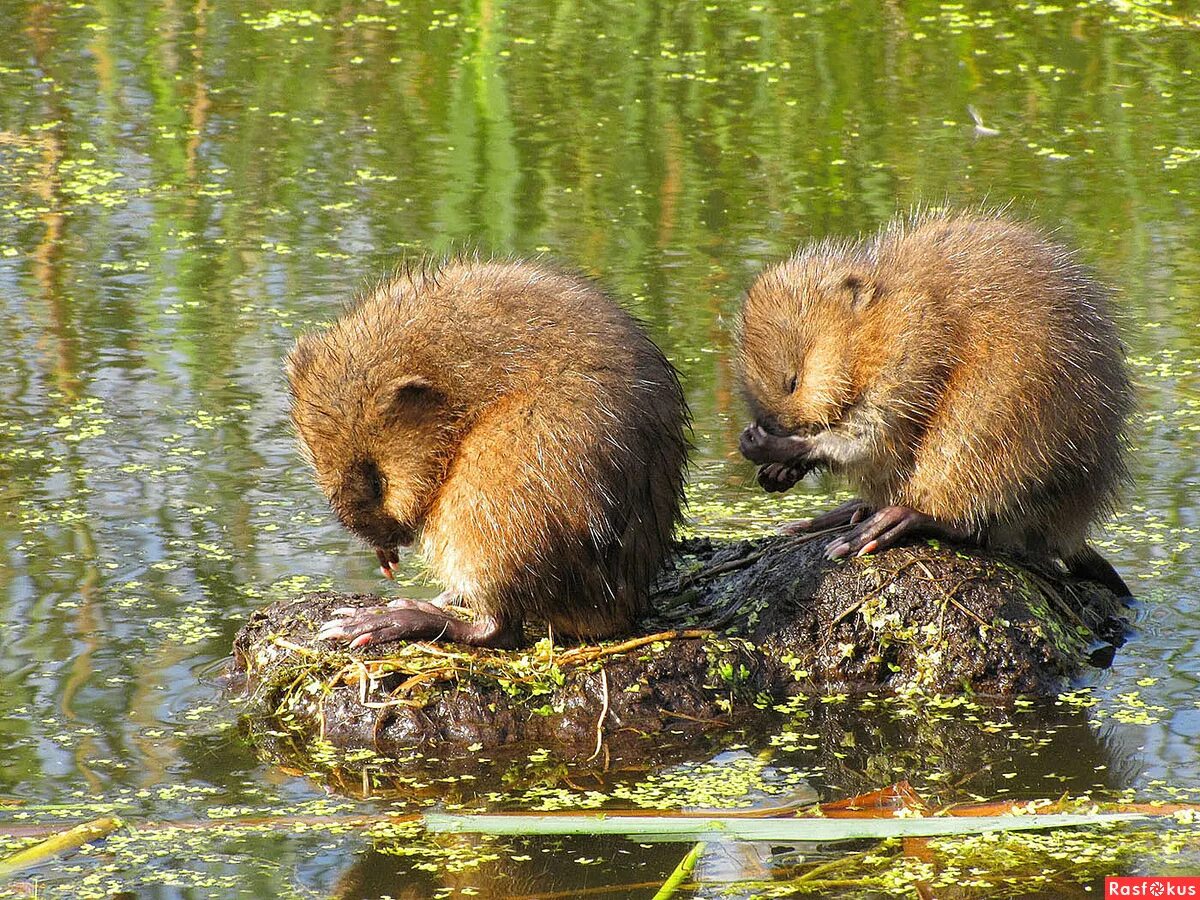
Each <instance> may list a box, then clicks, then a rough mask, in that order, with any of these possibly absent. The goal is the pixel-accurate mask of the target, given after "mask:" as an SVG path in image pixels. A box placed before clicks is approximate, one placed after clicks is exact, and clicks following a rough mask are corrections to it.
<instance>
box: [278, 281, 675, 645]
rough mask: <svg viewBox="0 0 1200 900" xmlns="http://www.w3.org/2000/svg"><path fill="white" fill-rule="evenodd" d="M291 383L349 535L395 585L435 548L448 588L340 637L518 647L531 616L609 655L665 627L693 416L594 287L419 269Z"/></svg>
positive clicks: (365, 308)
mask: <svg viewBox="0 0 1200 900" xmlns="http://www.w3.org/2000/svg"><path fill="white" fill-rule="evenodd" d="M287 373H288V381H289V385H290V388H291V395H292V409H291V413H292V421H293V423H294V424H295V427H296V430H297V432H298V434H299V436H300V439H301V444H302V450H303V452H304V454H305V456H306V457H307V459H308V461H309V462H310V463H311V464H312V467H313V469H314V470H315V472H316V478H317V483H318V484H319V486H320V487H321V490H322V491H323V492H324V493H325V495H326V497H327V498H328V499H329V502H330V505H331V506H332V508H333V511H334V513H335V514H336V515H337V517H338V519H339V520H340V521H341V522H342V524H343V525H345V526H346V527H347V528H348V529H350V531H352V532H353V533H355V534H356V535H358V536H359V537H360V538H361V539H362V540H363V541H365V542H366V543H367V544H368V545H370V546H371V547H373V548H374V549H375V551H376V554H377V555H378V557H379V560H380V563H381V565H382V567H383V570H384V574H385V575H388V576H389V577H390V575H391V568H392V566H393V565H394V564H395V563H397V562H398V561H399V557H398V555H397V548H398V547H401V546H409V545H415V546H416V547H417V548H419V550H420V553H421V554H422V556H423V558H424V560H425V563H426V565H427V566H428V568H429V569H430V570H431V571H432V573H433V574H434V575H435V576H436V577H437V578H438V579H439V580H440V581H441V582H442V584H443V585H444V586H445V588H446V592H445V593H444V594H443V595H442V597H440V598H438V600H437V601H434V602H432V603H430V602H424V601H418V600H397V601H393V602H392V603H391V604H389V605H388V606H387V607H380V608H375V609H369V610H339V611H338V616H337V618H335V619H333V620H332V621H331V622H329V623H328V624H327V625H326V626H325V627H324V628H323V629H322V631H321V633H320V636H321V637H323V638H325V639H329V640H334V641H345V642H349V643H350V644H351V646H361V645H363V644H366V643H370V642H372V641H381V640H396V639H403V638H409V639H437V638H445V639H447V640H452V641H459V642H463V643H469V644H478V645H485V646H494V647H512V646H515V645H517V644H518V643H520V641H521V640H522V624H523V623H524V621H525V620H526V619H527V618H538V619H542V620H544V621H546V622H548V623H549V624H550V625H551V627H552V628H553V629H554V630H555V632H556V633H558V634H561V635H566V636H569V637H575V638H581V639H585V638H602V637H606V636H608V635H612V634H617V633H619V632H623V631H627V630H628V629H630V628H631V627H632V625H633V623H634V622H635V620H636V619H637V618H638V616H639V615H640V614H641V613H642V612H643V610H644V609H645V606H646V602H647V594H648V588H649V584H650V582H651V580H652V578H653V577H654V576H655V574H656V573H657V572H658V569H659V567H660V565H661V564H662V563H663V561H664V558H665V557H666V556H667V553H668V550H669V548H670V546H671V539H672V535H673V532H674V528H675V525H676V523H677V521H678V519H679V516H680V506H681V502H682V496H683V486H684V471H685V466H686V458H687V450H688V443H687V440H686V438H685V428H686V427H687V421H688V412H687V407H686V404H685V402H684V397H683V392H682V390H681V389H680V385H679V380H678V377H677V376H676V373H675V370H674V369H673V368H672V366H671V364H670V363H669V362H668V361H667V360H666V358H665V357H664V356H663V354H662V353H661V352H660V351H659V349H658V348H657V347H656V346H655V345H654V343H653V342H652V341H651V340H650V339H649V338H648V337H647V336H646V334H645V333H644V332H643V331H642V329H641V328H640V327H639V326H638V324H637V323H636V322H635V321H634V320H633V318H631V317H630V316H629V315H628V314H627V313H625V312H624V311H623V310H622V309H621V308H620V307H618V306H617V305H616V304H615V303H614V302H613V301H611V300H610V299H609V298H608V297H607V296H606V295H605V293H604V292H603V291H602V290H600V289H599V288H598V287H597V286H596V285H595V284H593V283H592V282H590V281H588V280H586V279H584V278H582V277H577V276H574V275H568V274H564V273H561V272H557V271H552V270H550V269H547V268H544V267H542V266H539V265H534V264H532V263H527V262H500V261H492V262H480V261H467V260H454V261H451V262H447V263H445V264H444V265H442V266H440V267H437V268H425V269H421V270H418V271H411V272H409V273H407V274H404V275H400V276H398V277H395V278H392V279H390V280H387V281H385V282H383V283H382V284H380V285H379V286H378V287H376V288H375V289H374V290H372V291H370V292H369V293H368V294H367V295H366V296H365V297H363V298H362V299H360V300H359V301H357V302H356V303H355V304H354V305H353V306H352V307H351V308H350V309H349V310H348V311H347V312H346V314H345V315H344V316H343V317H342V318H341V319H340V320H338V321H337V322H336V323H335V324H333V325H332V326H330V327H329V328H327V329H325V330H324V331H321V332H317V333H313V334H306V335H304V336H303V337H301V338H300V339H299V340H298V341H297V342H296V345H295V347H293V348H292V351H291V353H290V355H289V357H288V361H287ZM448 602H450V603H459V604H462V605H465V606H467V607H469V608H470V609H472V610H473V611H474V612H475V619H474V621H471V622H468V621H465V620H464V619H462V618H460V617H459V616H457V615H454V614H452V613H448V612H447V611H445V610H444V609H443V608H442V607H443V606H444V605H445V604H446V603H448Z"/></svg>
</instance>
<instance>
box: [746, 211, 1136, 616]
mask: <svg viewBox="0 0 1200 900" xmlns="http://www.w3.org/2000/svg"><path fill="white" fill-rule="evenodd" d="M1107 307H1108V292H1107V290H1106V289H1105V288H1104V287H1103V286H1102V285H1101V284H1100V282H1099V281H1097V280H1096V279H1095V278H1094V277H1093V276H1092V275H1091V273H1090V272H1089V271H1088V270H1087V269H1086V268H1085V267H1083V266H1082V265H1080V264H1079V263H1078V262H1077V261H1076V260H1075V257H1074V255H1073V254H1072V253H1070V252H1069V251H1068V250H1066V249H1065V248H1063V247H1062V246H1060V245H1059V244H1057V243H1054V242H1052V241H1051V240H1049V239H1048V238H1047V237H1045V236H1044V235H1042V234H1041V233H1039V232H1038V231H1036V230H1035V229H1033V228H1031V227H1029V226H1027V225H1025V224H1021V223H1017V222H1013V221H1011V220H1008V219H1005V218H1003V217H1000V216H998V215H989V214H984V213H974V212H960V213H952V214H947V215H925V216H918V217H915V218H913V219H911V220H907V221H898V222H895V223H893V224H892V225H890V226H888V227H887V228H885V229H884V230H883V231H881V232H880V233H879V234H877V235H876V236H874V237H872V238H870V239H868V240H866V241H862V242H834V241H826V242H821V243H817V244H813V245H811V246H808V247H803V248H801V249H800V250H798V251H797V252H796V253H795V255H793V256H792V257H791V258H790V259H788V260H786V261H785V262H783V263H780V264H779V265H778V266H775V267H774V268H772V269H770V270H768V271H766V272H764V273H763V274H762V275H761V276H760V277H759V278H758V280H757V281H756V282H755V283H754V285H753V286H752V287H751V289H750V291H749V293H748V295H747V298H746V302H745V304H744V307H743V310H742V316H741V338H740V351H739V367H740V370H741V374H742V380H743V384H744V389H745V394H746V397H747V399H748V401H749V403H750V406H751V408H752V409H753V411H754V415H755V419H756V426H752V427H751V428H750V429H748V430H747V432H746V433H745V434H744V435H743V451H744V452H745V453H746V455H747V456H749V457H750V458H751V459H753V460H755V461H756V462H760V463H763V464H764V470H763V472H762V476H761V477H762V479H763V480H764V485H765V486H767V487H768V488H769V489H783V488H786V487H788V486H790V484H791V483H794V482H795V480H796V479H798V478H799V477H800V476H801V475H802V474H803V472H804V471H806V470H807V469H808V468H811V467H813V466H816V465H825V466H828V467H830V468H832V469H834V470H836V471H840V472H843V473H845V474H846V475H848V476H849V477H850V478H851V480H852V481H854V482H855V483H856V484H857V486H858V488H859V490H860V492H861V496H862V503H861V504H860V505H859V506H853V505H852V506H849V507H847V508H845V509H844V510H842V511H841V513H840V515H841V517H842V518H843V519H846V521H849V518H847V517H850V518H854V519H855V522H854V524H858V522H859V521H860V520H861V519H862V518H864V515H865V513H866V511H867V510H870V511H872V513H873V517H872V519H871V521H869V522H865V523H862V524H859V526H858V528H857V529H856V530H855V531H854V532H852V533H851V534H850V535H849V536H847V537H842V538H836V539H835V540H834V541H833V542H832V543H831V546H830V554H831V555H833V556H835V557H836V556H841V555H845V554H846V553H849V552H870V551H871V550H872V549H876V548H878V547H881V546H886V545H887V544H890V543H892V542H894V541H895V540H896V539H898V538H899V537H900V536H902V535H903V534H905V533H907V532H910V531H923V532H926V533H942V534H946V535H947V536H951V537H958V538H960V539H971V540H977V541H981V542H983V543H985V544H988V545H991V546H997V547H1001V548H1004V549H1010V550H1015V551H1018V552H1021V553H1025V554H1029V555H1032V556H1036V557H1044V556H1047V555H1052V556H1057V557H1059V558H1061V559H1063V560H1064V561H1065V562H1067V564H1068V566H1070V567H1072V568H1073V570H1078V571H1079V572H1080V573H1081V574H1084V575H1086V576H1088V577H1096V578H1098V579H1099V580H1102V581H1104V582H1105V583H1108V584H1109V585H1110V586H1112V587H1113V588H1114V590H1116V589H1120V590H1121V592H1122V593H1127V589H1126V588H1125V586H1124V583H1123V582H1121V580H1120V578H1119V576H1117V575H1116V573H1115V572H1113V571H1112V569H1111V567H1109V566H1108V565H1107V563H1104V562H1103V560H1102V559H1099V557H1098V555H1097V554H1095V553H1094V551H1092V550H1091V549H1090V548H1088V547H1087V545H1086V544H1085V535H1086V532H1087V530H1088V528H1089V526H1090V525H1092V524H1093V523H1094V522H1095V521H1096V520H1097V519H1098V518H1099V517H1101V516H1103V515H1104V514H1105V513H1107V512H1109V511H1110V510H1111V509H1112V507H1113V504H1114V502H1115V499H1116V496H1117V493H1118V489H1119V487H1120V485H1121V482H1122V481H1123V480H1124V479H1125V477H1126V465H1125V449H1126V439H1125V429H1126V425H1127V421H1128V418H1129V416H1130V413H1131V411H1132V408H1133V395H1132V389H1131V386H1130V382H1129V378H1128V375H1127V373H1126V367H1125V360H1124V351H1123V349H1122V346H1121V342H1120V339H1119V336H1118V334H1117V331H1116V328H1115V327H1114V325H1113V322H1112V320H1111V318H1110V317H1109V314H1108V309H1107ZM832 522H833V520H830V519H824V520H822V522H821V524H823V525H829V524H832ZM1098 559H1099V562H1097V560H1098Z"/></svg>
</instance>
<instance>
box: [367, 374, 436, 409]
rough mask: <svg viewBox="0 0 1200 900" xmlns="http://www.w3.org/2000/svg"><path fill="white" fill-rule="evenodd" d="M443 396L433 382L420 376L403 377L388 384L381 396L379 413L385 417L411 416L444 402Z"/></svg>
mask: <svg viewBox="0 0 1200 900" xmlns="http://www.w3.org/2000/svg"><path fill="white" fill-rule="evenodd" d="M442 399H443V395H442V392H441V391H440V390H438V389H437V388H436V387H435V386H434V384H433V382H431V381H430V380H429V379H427V378H423V377H422V376H420V375H402V376H401V377H399V378H397V379H395V380H394V381H392V382H391V383H390V384H388V385H387V386H386V387H385V388H384V389H383V390H382V391H381V392H380V395H379V412H380V414H381V415H384V416H397V415H404V414H411V413H412V412H413V411H414V410H419V409H429V408H432V407H434V406H437V405H439V404H440V403H441V402H442Z"/></svg>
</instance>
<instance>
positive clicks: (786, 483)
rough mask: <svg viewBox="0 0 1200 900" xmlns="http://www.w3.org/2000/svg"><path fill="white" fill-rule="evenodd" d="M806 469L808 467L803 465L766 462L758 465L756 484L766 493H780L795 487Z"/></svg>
mask: <svg viewBox="0 0 1200 900" xmlns="http://www.w3.org/2000/svg"><path fill="white" fill-rule="evenodd" d="M807 471H808V468H807V467H804V466H789V465H787V464H786V463H767V464H766V465H765V466H759V469H758V484H759V487H761V488H762V489H763V490H764V491H766V492H767V493H768V494H782V493H783V492H784V491H788V490H791V489H792V488H793V487H795V486H796V483H797V482H798V481H800V479H801V478H803V477H804V475H805V473H807Z"/></svg>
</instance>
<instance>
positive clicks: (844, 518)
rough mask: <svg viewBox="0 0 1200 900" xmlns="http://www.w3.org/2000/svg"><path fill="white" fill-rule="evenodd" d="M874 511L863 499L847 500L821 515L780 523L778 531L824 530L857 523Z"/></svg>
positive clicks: (794, 532)
mask: <svg viewBox="0 0 1200 900" xmlns="http://www.w3.org/2000/svg"><path fill="white" fill-rule="evenodd" d="M874 511H875V508H874V507H873V506H871V505H870V504H869V503H867V502H866V501H865V500H859V499H854V500H848V501H846V502H845V503H843V504H841V505H840V506H835V507H834V508H833V509H831V510H830V511H829V512H827V513H821V515H819V516H814V517H813V518H811V519H801V520H799V521H798V522H788V523H787V524H786V525H781V526H780V527H779V533H780V534H804V533H806V532H810V531H825V530H827V529H830V528H842V527H845V526H847V525H857V524H858V523H859V522H862V521H864V520H865V519H866V518H867V516H869V515H871V513H873V512H874ZM839 540H840V539H839Z"/></svg>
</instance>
